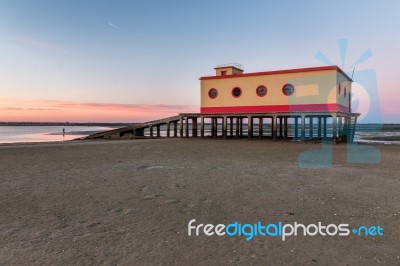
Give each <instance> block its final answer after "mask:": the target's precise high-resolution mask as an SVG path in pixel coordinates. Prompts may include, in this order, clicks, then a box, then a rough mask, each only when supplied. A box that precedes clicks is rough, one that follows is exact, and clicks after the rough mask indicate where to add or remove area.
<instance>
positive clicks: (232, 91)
mask: <svg viewBox="0 0 400 266" xmlns="http://www.w3.org/2000/svg"><path fill="white" fill-rule="evenodd" d="M234 89H239V90H240V94H239V95H238V96H236V95H235V94H233V90H234ZM231 93H232V96H233V97H235V98H239V97H240V96H242V89H241V88H240V87H237V86H236V87H234V88H233V89H232V91H231Z"/></svg>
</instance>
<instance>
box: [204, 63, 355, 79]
mask: <svg viewBox="0 0 400 266" xmlns="http://www.w3.org/2000/svg"><path fill="white" fill-rule="evenodd" d="M324 70H337V71H338V72H340V73H342V74H343V75H344V76H345V77H346V78H347V79H348V80H349V81H353V80H352V79H351V78H350V77H349V76H348V75H347V74H346V73H344V71H343V70H341V69H340V68H339V67H338V66H323V67H309V68H297V69H286V70H275V71H265V72H254V73H245V74H234V75H226V76H206V77H201V78H200V80H207V79H220V78H240V77H249V76H262V75H276V74H286V73H298V72H310V71H324Z"/></svg>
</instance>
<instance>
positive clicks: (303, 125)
mask: <svg viewBox="0 0 400 266" xmlns="http://www.w3.org/2000/svg"><path fill="white" fill-rule="evenodd" d="M305 138H306V116H305V115H302V116H301V140H305Z"/></svg>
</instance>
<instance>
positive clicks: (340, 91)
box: [338, 83, 342, 95]
mask: <svg viewBox="0 0 400 266" xmlns="http://www.w3.org/2000/svg"><path fill="white" fill-rule="evenodd" d="M341 93H342V88H341V87H340V83H339V91H338V94H339V95H340V94H341Z"/></svg>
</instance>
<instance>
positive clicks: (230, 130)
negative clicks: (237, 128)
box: [229, 117, 233, 137]
mask: <svg viewBox="0 0 400 266" xmlns="http://www.w3.org/2000/svg"><path fill="white" fill-rule="evenodd" d="M229 133H230V134H229V135H230V136H231V137H232V136H233V117H231V118H229Z"/></svg>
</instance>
